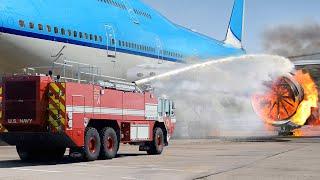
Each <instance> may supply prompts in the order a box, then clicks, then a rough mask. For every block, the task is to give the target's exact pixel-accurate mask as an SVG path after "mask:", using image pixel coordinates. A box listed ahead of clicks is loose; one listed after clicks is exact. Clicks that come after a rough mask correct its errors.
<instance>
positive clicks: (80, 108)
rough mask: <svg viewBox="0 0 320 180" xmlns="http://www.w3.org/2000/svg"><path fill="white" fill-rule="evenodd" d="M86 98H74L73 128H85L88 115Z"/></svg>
mask: <svg viewBox="0 0 320 180" xmlns="http://www.w3.org/2000/svg"><path fill="white" fill-rule="evenodd" d="M85 102H86V101H85V97H84V96H82V95H73V96H72V128H74V129H82V128H84V119H85V114H86V109H85V104H86V103H85Z"/></svg>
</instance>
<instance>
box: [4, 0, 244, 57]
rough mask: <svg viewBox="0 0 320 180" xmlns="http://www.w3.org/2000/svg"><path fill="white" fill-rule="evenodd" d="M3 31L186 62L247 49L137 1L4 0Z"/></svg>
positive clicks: (227, 54) (239, 52) (241, 52)
mask: <svg viewBox="0 0 320 180" xmlns="http://www.w3.org/2000/svg"><path fill="white" fill-rule="evenodd" d="M0 17H1V23H2V26H1V31H2V32H4V33H11V34H15V35H20V36H28V37H32V38H38V39H45V40H50V41H57V42H63V43H68V44H75V45H80V46H87V47H90V48H99V49H106V50H109V51H117V52H122V53H128V54H134V55H138V56H146V57H151V58H155V59H157V58H160V59H163V60H167V61H174V62H183V60H184V59H186V58H192V57H194V58H198V59H201V60H204V59H208V58H221V57H226V56H236V55H241V54H243V53H244V50H243V49H241V48H240V49H239V48H234V47H232V46H230V45H226V44H224V43H223V42H220V41H217V40H214V39H212V38H209V37H207V36H204V35H202V34H199V33H197V32H193V31H191V30H189V29H186V28H184V27H181V26H178V25H176V24H174V23H172V22H170V21H169V20H167V19H166V18H165V17H163V16H162V15H160V14H159V13H157V12H156V11H155V10H153V9H151V8H150V7H148V6H146V5H145V4H143V3H141V2H140V1H139V0H130V1H129V0H68V1H65V0H41V1H39V0H19V1H12V0H0Z"/></svg>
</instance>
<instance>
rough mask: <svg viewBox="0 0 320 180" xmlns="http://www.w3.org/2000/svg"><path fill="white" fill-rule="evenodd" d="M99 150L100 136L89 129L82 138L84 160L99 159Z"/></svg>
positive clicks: (93, 129)
mask: <svg viewBox="0 0 320 180" xmlns="http://www.w3.org/2000/svg"><path fill="white" fill-rule="evenodd" d="M100 148H101V142H100V136H99V133H98V131H97V130H96V129H95V128H92V127H89V128H87V130H86V133H85V137H84V155H83V157H84V160H86V161H94V160H97V159H98V157H99V153H100Z"/></svg>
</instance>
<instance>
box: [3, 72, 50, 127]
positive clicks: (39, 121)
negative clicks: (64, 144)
mask: <svg viewBox="0 0 320 180" xmlns="http://www.w3.org/2000/svg"><path fill="white" fill-rule="evenodd" d="M50 82H51V78H49V77H45V76H20V77H19V78H17V77H12V78H5V79H4V82H3V91H4V97H3V105H4V112H3V117H4V119H3V125H4V126H5V127H6V129H7V130H9V131H11V132H12V131H43V130H44V129H45V114H46V108H47V106H46V105H47V94H46V92H47V87H48V84H49V83H50Z"/></svg>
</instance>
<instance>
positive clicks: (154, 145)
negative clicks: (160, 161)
mask: <svg viewBox="0 0 320 180" xmlns="http://www.w3.org/2000/svg"><path fill="white" fill-rule="evenodd" d="M163 147H164V135H163V131H162V129H161V128H158V127H157V128H155V129H154V134H153V141H152V142H151V143H150V149H149V150H147V153H148V154H149V155H158V154H161V153H162V151H163Z"/></svg>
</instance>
